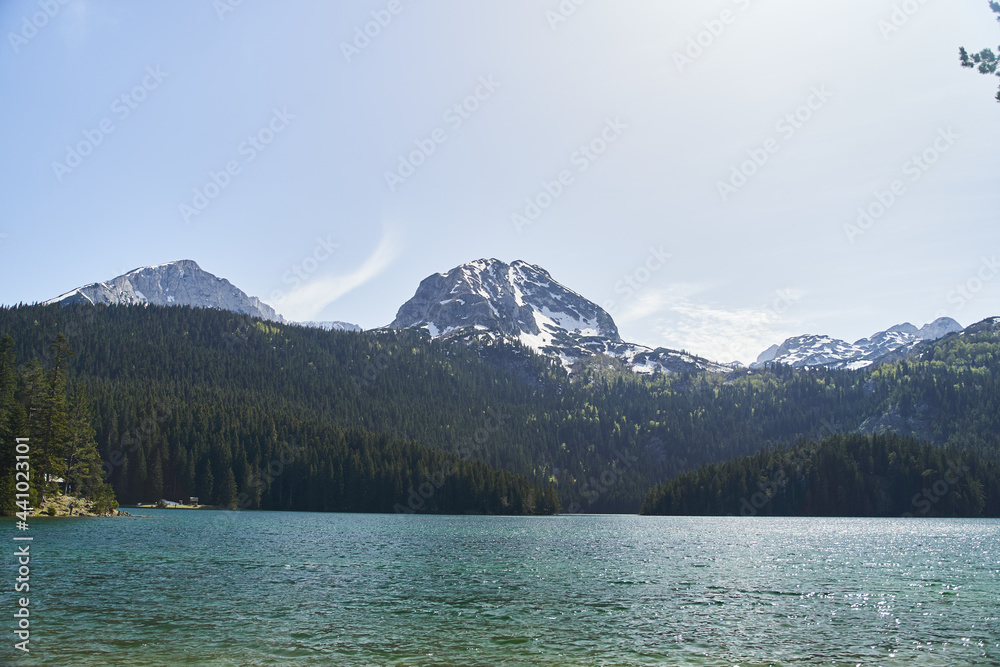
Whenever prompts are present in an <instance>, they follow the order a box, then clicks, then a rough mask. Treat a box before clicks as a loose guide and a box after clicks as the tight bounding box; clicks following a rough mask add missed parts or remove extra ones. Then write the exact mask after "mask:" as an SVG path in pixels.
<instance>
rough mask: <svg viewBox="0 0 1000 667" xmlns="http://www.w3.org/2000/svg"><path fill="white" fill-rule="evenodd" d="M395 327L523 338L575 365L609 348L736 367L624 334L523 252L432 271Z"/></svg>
mask: <svg viewBox="0 0 1000 667" xmlns="http://www.w3.org/2000/svg"><path fill="white" fill-rule="evenodd" d="M389 328H391V329H425V330H427V331H428V332H429V333H430V335H431V338H443V339H446V340H463V341H465V342H476V341H482V340H489V341H497V340H503V341H506V342H518V343H520V344H522V345H524V346H526V347H528V348H530V349H532V350H535V351H536V352H538V353H539V354H542V355H545V356H549V357H552V358H555V359H558V360H559V361H560V362H561V363H562V364H563V366H565V367H566V368H568V369H572V368H573V366H574V364H575V363H576V362H578V361H580V360H582V359H586V358H588V357H593V356H596V355H606V356H610V357H614V358H616V359H619V360H621V361H622V362H624V363H626V364H628V365H629V367H631V368H632V370H634V371H637V372H643V373H655V372H662V371H671V372H672V371H699V370H710V371H720V372H724V371H729V370H731V368H730V367H728V366H723V365H721V364H715V363H713V362H710V361H708V360H706V359H700V358H698V357H694V356H692V355H688V354H685V353H681V352H676V351H673V350H667V349H665V348H657V349H653V348H649V347H645V346H642V345H636V344H634V343H627V342H625V341H623V340H622V339H621V336H620V335H619V333H618V327H617V326H616V325H615V322H614V320H613V319H612V318H611V315H609V314H608V313H607V312H606V311H605V310H604V309H603V308H601V307H600V306H598V305H597V304H595V303H593V302H592V301H589V300H587V299H586V298H584V297H582V296H580V295H579V294H577V293H576V292H574V291H572V290H570V289H569V288H567V287H565V286H564V285H561V284H560V283H559V282H557V281H556V280H554V279H553V278H552V276H551V275H549V273H548V272H547V271H545V269H543V268H541V267H538V266H534V265H532V264H528V263H527V262H523V261H520V260H518V261H515V262H512V263H511V264H506V263H504V262H501V261H499V260H497V259H481V260H478V261H475V262H469V263H467V264H463V265H461V266H458V267H455V268H454V269H452V270H450V271H448V272H447V273H436V274H434V275H431V276H429V277H427V278H425V279H424V280H423V281H421V283H420V286H419V287H418V288H417V291H416V293H415V294H414V295H413V297H412V298H411V299H410V300H409V301H407V302H406V303H405V304H403V306H402V307H400V309H399V311H398V313H397V314H396V319H395V320H393V322H392V323H391V324H390V325H389Z"/></svg>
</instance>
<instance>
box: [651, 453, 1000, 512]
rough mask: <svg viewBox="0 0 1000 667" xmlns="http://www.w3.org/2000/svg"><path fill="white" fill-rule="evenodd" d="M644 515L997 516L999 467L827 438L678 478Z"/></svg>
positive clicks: (654, 494)
mask: <svg viewBox="0 0 1000 667" xmlns="http://www.w3.org/2000/svg"><path fill="white" fill-rule="evenodd" d="M642 513H643V514H669V515H681V516H699V515H727V514H740V515H742V516H757V515H760V516H772V515H773V516H881V517H889V516H937V517H940V516H944V517H1000V464H998V463H997V461H996V460H985V459H983V458H982V457H981V456H979V455H978V454H976V453H975V452H973V451H970V450H957V449H953V448H950V447H949V448H941V447H934V446H933V445H930V444H927V443H920V442H917V441H916V440H913V439H910V438H904V437H901V436H897V435H874V436H865V435H860V434H854V435H849V436H831V437H829V438H827V439H825V440H823V441H822V442H821V443H819V444H815V443H800V444H798V445H796V446H794V447H790V448H784V447H779V448H777V449H768V450H765V451H761V452H758V453H757V454H754V455H753V456H747V457H740V458H738V459H734V460H731V461H727V462H725V463H717V464H712V465H707V466H703V467H701V468H699V469H698V470H696V471H692V472H689V473H685V474H684V475H681V476H679V477H677V478H676V479H673V480H671V481H669V482H667V483H666V484H663V485H661V486H659V487H657V488H655V489H652V490H651V491H650V492H649V494H648V495H647V496H646V500H645V502H644V503H643V506H642Z"/></svg>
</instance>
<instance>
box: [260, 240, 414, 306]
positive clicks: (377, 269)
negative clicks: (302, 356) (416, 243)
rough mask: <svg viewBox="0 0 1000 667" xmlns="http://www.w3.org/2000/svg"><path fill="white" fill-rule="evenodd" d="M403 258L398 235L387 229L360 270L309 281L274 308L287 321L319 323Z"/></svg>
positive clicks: (318, 277)
mask: <svg viewBox="0 0 1000 667" xmlns="http://www.w3.org/2000/svg"><path fill="white" fill-rule="evenodd" d="M399 255H400V247H399V242H398V238H397V234H396V232H395V231H393V230H391V229H388V228H387V229H386V230H385V231H384V232H383V234H382V238H381V240H380V241H379V244H378V247H376V248H375V250H374V252H372V254H371V255H370V256H369V257H368V258H367V259H366V260H365V261H364V262H363V263H362V264H361V266H359V267H358V268H357V269H355V270H354V271H352V272H351V273H348V274H346V275H339V276H315V277H312V278H309V279H307V280H306V281H305V282H304V283H303V284H302V285H300V286H298V287H296V288H294V289H292V290H290V291H289V292H288V293H287V294H284V295H282V296H281V297H279V298H278V299H276V300H275V302H274V303H273V304H272V305H273V306H274V307H275V309H276V310H278V311H279V312H280V313H281V314H282V315H284V316H285V317H286V318H287V319H291V320H293V321H309V320H315V319H316V318H317V316H318V315H319V313H321V312H322V311H323V310H324V309H325V308H326V307H327V306H329V305H330V304H331V303H333V302H335V301H336V300H337V299H339V298H341V297H342V296H344V295H345V294H347V293H349V292H352V291H353V290H356V289H357V288H359V287H361V286H362V285H364V284H365V283H367V282H368V281H370V280H372V279H374V278H376V277H378V276H379V275H381V274H382V272H384V271H385V270H386V269H388V268H389V267H390V266H391V265H392V264H393V262H395V261H396V258H398V257H399Z"/></svg>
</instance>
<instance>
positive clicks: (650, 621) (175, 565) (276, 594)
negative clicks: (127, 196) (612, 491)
mask: <svg viewBox="0 0 1000 667" xmlns="http://www.w3.org/2000/svg"><path fill="white" fill-rule="evenodd" d="M132 511H133V512H141V513H143V514H146V515H148V516H146V517H135V518H116V519H82V518H81V519H33V520H32V524H31V528H32V533H33V534H34V535H35V541H34V542H33V543H32V547H31V551H32V561H31V566H32V570H31V587H32V590H31V594H30V597H31V605H32V606H31V613H32V616H31V619H32V635H31V640H32V641H31V648H32V651H31V654H30V658H28V659H24V658H20V657H17V656H15V655H14V654H15V651H14V650H13V641H14V639H13V635H12V634H8V633H7V632H5V633H4V634H5V639H4V643H3V646H2V649H0V658H2V660H3V662H4V663H5V664H8V663H10V661H11V660H14V659H15V658H16V659H17V663H16V664H24V665H60V666H62V665H80V666H85V665H129V666H135V667H139V666H144V665H171V666H173V665H187V664H191V665H195V664H206V665H283V664H301V665H484V666H485V665H740V666H741V667H747V666H749V665H852V666H853V665H859V664H860V665H866V666H868V665H949V666H954V665H997V664H1000V521H996V520H983V521H965V520H936V519H909V520H907V519H781V518H742V517H723V518H686V517H681V518H677V517H636V516H579V515H570V516H557V517H527V518H521V517H517V518H511V517H481V516H449V517H436V516H419V515H358V514H308V513H277V512H241V513H236V512H214V511H184V510H146V509H143V510H132ZM3 527H4V528H5V534H6V535H7V536H8V537H7V538H6V539H7V541H8V544H13V543H12V542H11V541H10V540H11V536H12V534H13V533H14V532H15V531H14V527H13V520H7V519H4V520H3ZM5 551H7V552H8V553H9V554H12V553H13V551H14V549H13V548H12V547H8V548H7V549H6V550H5ZM4 566H5V569H4V571H5V572H6V573H7V579H8V581H9V582H11V583H10V584H4V587H5V588H6V587H7V586H8V585H12V583H13V578H14V569H15V565H14V559H13V557H12V556H10V555H8V556H6V557H5V558H4ZM7 590H10V589H7ZM3 599H4V600H5V609H6V610H10V611H12V610H13V605H14V602H13V598H12V595H11V594H10V593H8V594H7V595H5V596H4V598H3ZM5 613H6V612H5ZM8 619H10V617H9V616H8ZM5 625H6V626H8V627H9V628H12V627H13V624H12V622H11V621H10V620H8V621H7V623H6V624H5Z"/></svg>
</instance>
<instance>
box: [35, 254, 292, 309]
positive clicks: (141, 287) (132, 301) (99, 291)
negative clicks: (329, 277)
mask: <svg viewBox="0 0 1000 667" xmlns="http://www.w3.org/2000/svg"><path fill="white" fill-rule="evenodd" d="M45 303H46V305H49V304H55V303H59V304H64V305H65V304H71V303H89V304H92V305H96V304H105V305H126V306H141V305H147V304H152V305H156V306H193V307H197V308H217V309H219V310H229V311H232V312H235V313H244V314H247V315H252V316H254V317H259V318H261V319H264V320H273V321H277V322H281V321H283V318H282V317H281V316H280V315H278V314H277V313H276V312H275V311H274V309H273V308H271V307H270V306H269V305H267V304H266V303H264V302H263V301H261V300H260V299H258V298H257V297H253V296H247V294H246V293H244V292H243V291H242V290H240V289H238V288H237V287H235V286H234V285H233V284H232V283H230V282H229V281H228V280H226V279H224V278H219V277H218V276H215V275H212V274H211V273H209V272H207V271H205V270H203V269H202V268H201V267H200V266H198V264H197V262H194V261H192V260H190V259H182V260H178V261H175V262H167V263H166V264H158V265H156V266H147V267H142V268H138V269H133V270H132V271H129V272H128V273H125V274H122V275H120V276H117V277H115V278H112V279H111V280H108V281H105V282H98V283H91V284H89V285H84V286H83V287H78V288H77V289H75V290H72V291H69V292H66V293H65V294H62V295H60V296H57V297H56V298H54V299H51V300H49V301H46V302H45Z"/></svg>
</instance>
